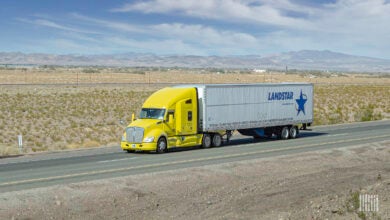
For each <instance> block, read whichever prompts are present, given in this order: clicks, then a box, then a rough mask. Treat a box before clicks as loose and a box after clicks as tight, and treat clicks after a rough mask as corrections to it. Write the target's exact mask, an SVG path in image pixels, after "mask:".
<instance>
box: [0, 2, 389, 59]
mask: <svg viewBox="0 0 390 220" xmlns="http://www.w3.org/2000/svg"><path fill="white" fill-rule="evenodd" d="M0 27H1V29H0V30H1V32H0V51H3V52H16V51H19V52H25V53H55V54H111V53H128V52H137V53H154V54H167V55H171V54H185V55H249V54H250V55H252V54H257V55H265V54H274V53H280V52H287V51H297V50H332V51H337V52H342V53H348V54H355V55H361V56H371V57H379V58H386V59H390V1H389V0H319V1H309V0H146V1H123V0H117V1H107V0H39V1H33V0H18V1H15V0H2V1H1V7H0Z"/></svg>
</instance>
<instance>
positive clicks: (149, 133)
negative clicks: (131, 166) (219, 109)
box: [121, 87, 202, 153]
mask: <svg viewBox="0 0 390 220" xmlns="http://www.w3.org/2000/svg"><path fill="white" fill-rule="evenodd" d="M201 142H202V134H200V133H199V132H198V99H197V89H196V88H194V87H192V88H165V89H162V90H159V91H157V92H155V93H154V94H152V95H151V96H150V97H149V98H148V99H147V100H146V101H145V103H144V104H143V106H142V109H141V112H140V114H139V117H138V119H136V120H134V121H133V122H131V123H130V124H129V126H128V127H127V128H126V129H125V132H124V134H123V137H122V141H121V148H122V149H123V150H126V151H128V152H132V151H137V150H142V151H157V152H159V153H162V152H166V151H167V150H168V148H172V147H185V146H196V145H200V144H201Z"/></svg>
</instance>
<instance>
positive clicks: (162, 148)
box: [156, 137, 167, 154]
mask: <svg viewBox="0 0 390 220" xmlns="http://www.w3.org/2000/svg"><path fill="white" fill-rule="evenodd" d="M156 152H157V153H159V154H161V153H165V152H167V141H166V140H165V138H163V137H160V138H159V139H158V141H157V149H156Z"/></svg>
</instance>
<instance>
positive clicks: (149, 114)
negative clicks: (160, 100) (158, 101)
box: [139, 108, 165, 119]
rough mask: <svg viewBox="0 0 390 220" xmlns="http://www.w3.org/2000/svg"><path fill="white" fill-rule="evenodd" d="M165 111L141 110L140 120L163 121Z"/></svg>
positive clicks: (154, 109) (158, 109)
mask: <svg viewBox="0 0 390 220" xmlns="http://www.w3.org/2000/svg"><path fill="white" fill-rule="evenodd" d="M164 114H165V109H161V108H143V109H142V110H141V113H140V116H139V117H140V118H141V119H142V118H144V119H145V118H152V119H164Z"/></svg>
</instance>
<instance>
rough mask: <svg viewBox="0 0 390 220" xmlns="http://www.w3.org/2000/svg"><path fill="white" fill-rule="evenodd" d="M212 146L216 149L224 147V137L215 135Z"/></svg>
mask: <svg viewBox="0 0 390 220" xmlns="http://www.w3.org/2000/svg"><path fill="white" fill-rule="evenodd" d="M212 144H213V146H214V147H220V146H221V145H222V137H221V135H220V134H214V135H213V141H212Z"/></svg>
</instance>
